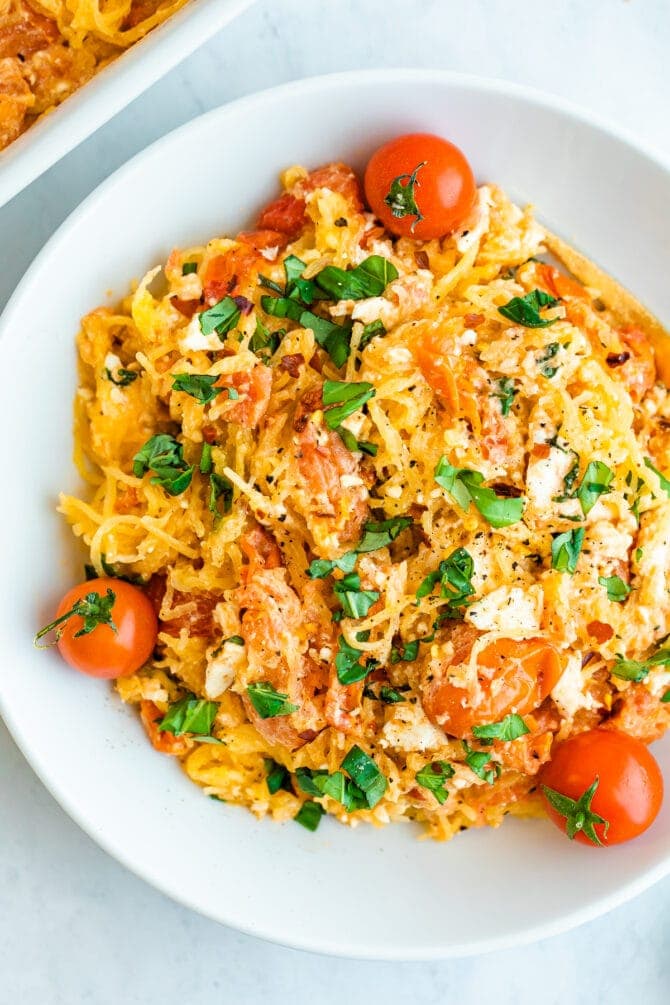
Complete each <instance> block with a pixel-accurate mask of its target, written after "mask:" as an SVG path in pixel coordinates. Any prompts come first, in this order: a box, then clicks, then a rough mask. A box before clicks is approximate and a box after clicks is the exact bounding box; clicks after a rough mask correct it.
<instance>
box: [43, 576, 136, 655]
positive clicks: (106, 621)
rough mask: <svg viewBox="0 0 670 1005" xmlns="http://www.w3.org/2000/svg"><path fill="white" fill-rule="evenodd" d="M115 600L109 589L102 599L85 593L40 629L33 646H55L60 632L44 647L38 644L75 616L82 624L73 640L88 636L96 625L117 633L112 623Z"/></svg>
mask: <svg viewBox="0 0 670 1005" xmlns="http://www.w3.org/2000/svg"><path fill="white" fill-rule="evenodd" d="M115 600H116V594H115V593H114V591H113V590H110V589H109V588H108V589H107V593H106V595H105V596H104V597H102V596H101V595H100V594H99V593H95V592H91V593H87V594H86V596H85V597H84V598H83V599H82V600H77V601H75V603H74V604H73V605H72V607H71V608H70V610H69V611H66V612H65V614H61V616H60V617H58V618H56V620H55V621H52V622H51V623H50V624H48V625H45V626H44V628H40V630H39V632H38V633H37V634H36V636H35V638H34V639H33V644H34V645H35V646H36V647H37V648H38V649H49V648H50V647H51V646H55V645H56V644H57V643H58V640H59V639H60V637H61V635H62V631H56V637H55V639H54V641H53V642H49V643H47V645H45V646H42V645H40V644H39V642H40V639H42V638H44V636H45V635H48V634H49V632H52V631H54V629H58V626H59V625H62V624H63V623H64V622H66V621H69V619H70V618H72V617H74V616H75V615H76V616H77V617H80V618H82V619H83V622H84V624H83V625H82V626H81V628H80V629H79V631H78V632H75V635H74V637H75V639H78V638H79V637H80V636H81V635H88V634H89V633H90V632H92V631H93V629H94V628H97V627H98V625H107V626H108V627H109V628H111V629H112V631H113V632H117V631H118V629H117V627H116V625H115V624H114V622H113V621H112V608H113V607H114V601H115Z"/></svg>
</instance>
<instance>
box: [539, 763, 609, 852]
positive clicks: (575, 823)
mask: <svg viewBox="0 0 670 1005" xmlns="http://www.w3.org/2000/svg"><path fill="white" fill-rule="evenodd" d="M599 784H600V778H599V777H598V776H597V775H596V777H595V778H594V780H593V782H592V783H591V785H589V787H588V789H587V790H586V791H585V792H583V793H582V794H581V796H580V797H579V799H571V798H570V796H564V795H563V793H562V792H557V791H556V789H550V788H549V787H548V786H547V785H543V786H542V791H543V792H544V794H545V796H546V797H547V801H548V802H549V805H550V806H551V807H553V809H555V810H556V812H557V813H559V814H560V815H561V816H562V817H565V832H566V834H567V835H568V837H569V838H570V840H571V841H572V840H573V839H574V838H575V835H576V834H578V833H579V831H581V832H582V833H583V834H584V837H587V838H588V839H589V841H591V842H592V843H593V844H596V845H602V844H603V842H602V841H601V840H600V837H599V836H598V834H597V833H596V829H595V824H603V837H607V831H608V829H609V820H605V818H604V817H601V816H599V815H598V814H597V813H594V812H593V810H592V809H591V802H592V800H593V797H594V795H595V793H596V789H597V788H598V785H599Z"/></svg>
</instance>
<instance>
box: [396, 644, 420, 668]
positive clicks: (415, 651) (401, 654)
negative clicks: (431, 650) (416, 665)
mask: <svg viewBox="0 0 670 1005" xmlns="http://www.w3.org/2000/svg"><path fill="white" fill-rule="evenodd" d="M422 641H423V639H412V641H411V642H405V643H403V645H402V646H398V647H397V648H396V647H395V646H394V647H393V649H391V663H413V662H414V660H415V659H416V658H417V656H418V655H419V643H420V642H422Z"/></svg>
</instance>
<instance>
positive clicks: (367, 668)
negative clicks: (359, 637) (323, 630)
mask: <svg viewBox="0 0 670 1005" xmlns="http://www.w3.org/2000/svg"><path fill="white" fill-rule="evenodd" d="M362 655H363V651H362V649H356V647H355V646H350V645H349V643H348V642H347V640H346V639H345V638H344V636H343V635H340V637H339V638H338V640H337V653H336V655H335V669H336V671H337V679H338V680H339V682H340V684H344V685H345V686H346V685H348V684H356V683H358V681H360V680H365V678H366V677H367V675H368V674H369V673H371V672H372V671H373V670H374V669H376V667H378V666H379V664H378V662H377V660H374V659H368V660H366V662H365V665H363V664H362V663H361V662H359V661H360V658H361V656H362Z"/></svg>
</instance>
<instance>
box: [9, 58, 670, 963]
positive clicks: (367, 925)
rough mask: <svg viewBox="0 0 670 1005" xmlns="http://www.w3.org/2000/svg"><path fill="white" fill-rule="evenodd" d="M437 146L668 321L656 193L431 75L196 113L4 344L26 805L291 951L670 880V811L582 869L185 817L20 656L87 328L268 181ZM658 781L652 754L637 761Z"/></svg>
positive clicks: (612, 899)
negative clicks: (439, 142) (390, 151)
mask: <svg viewBox="0 0 670 1005" xmlns="http://www.w3.org/2000/svg"><path fill="white" fill-rule="evenodd" d="M417 129H418V130H434V131H436V132H438V133H442V134H444V135H445V136H448V137H450V138H451V139H453V140H455V141H456V142H457V143H458V144H459V145H460V146H461V147H462V148H463V149H464V150H465V151H466V153H467V155H468V157H469V158H470V161H471V162H472V164H473V165H474V167H475V170H476V173H477V176H478V178H479V179H480V180H484V179H494V180H496V181H498V182H500V183H501V184H502V185H504V186H505V188H506V189H507V190H508V192H509V193H510V194H511V195H512V196H514V197H515V198H517V199H519V200H521V201H522V202H526V201H532V202H533V203H535V204H536V206H537V207H538V211H539V214H540V216H541V217H542V218H543V219H545V220H546V221H547V222H548V223H549V224H550V225H551V226H552V227H553V228H555V229H556V230H557V231H558V232H559V233H562V234H563V235H565V236H566V237H567V238H568V239H572V240H573V241H574V242H575V243H576V244H577V245H578V246H579V247H581V248H583V249H585V250H586V251H587V252H589V253H590V254H591V255H592V256H593V257H594V258H595V259H596V260H598V261H599V262H601V263H602V264H603V265H604V266H606V267H608V268H609V269H611V271H612V272H613V273H614V274H615V275H617V276H619V277H620V278H622V279H623V280H625V281H626V283H627V284H628V285H629V286H630V287H631V288H632V289H633V290H635V291H637V293H638V294H639V295H640V296H641V297H642V299H643V300H644V301H646V303H647V304H648V305H649V306H650V307H651V308H652V309H654V310H655V311H656V312H657V313H658V314H659V315H660V316H661V317H665V318H670V286H669V285H668V283H667V279H666V276H665V265H666V263H667V262H668V260H669V259H670V255H669V254H668V252H669V250H670V249H669V248H668V240H669V237H668V235H669V234H670V226H669V224H670V220H669V219H668V209H667V207H668V206H669V205H670V173H669V172H668V169H667V168H666V167H664V166H663V165H662V164H660V163H659V162H658V161H657V160H655V159H654V158H653V157H652V156H650V155H649V154H646V153H644V152H642V151H641V150H639V149H638V148H637V147H636V146H635V144H634V143H633V142H632V141H631V140H629V139H626V138H624V137H622V136H621V135H618V134H616V133H614V132H612V131H611V130H608V129H606V128H603V127H602V126H600V125H598V124H596V123H594V122H593V121H591V120H590V119H588V118H586V117H585V116H583V115H581V114H579V113H577V112H575V111H574V110H572V109H569V108H566V106H565V105H563V104H562V103H560V102H557V101H555V100H554V99H551V98H546V97H543V96H540V95H537V94H533V93H528V92H527V91H524V90H521V89H519V88H517V87H513V86H511V85H509V84H502V83H500V82H496V81H484V80H477V79H474V78H463V77H458V76H453V75H449V74H445V73H439V72H434V71H425V72H423V71H419V72H412V71H383V72H372V73H360V72H359V73H350V74H345V75H342V76H335V77H325V78H321V79H315V80H309V81H302V82H299V83H294V84H291V85H289V86H286V87H280V88H278V89H276V90H273V91H269V92H266V93H264V94H260V95H257V96H254V97H251V98H245V99H244V100H242V101H239V102H236V103H235V104H233V105H229V106H228V107H226V108H221V109H218V110H216V111H213V112H210V113H209V114H208V115H205V116H203V117H202V118H199V119H196V120H195V121H194V122H191V123H189V124H188V125H186V126H184V127H182V128H181V129H178V130H177V131H176V132H175V133H172V134H171V135H170V136H167V137H166V138H164V139H162V140H160V141H159V142H158V143H155V144H154V145H153V146H152V147H150V148H149V149H148V150H146V151H145V152H144V153H142V154H141V155H139V156H138V157H136V158H135V159H134V160H132V161H131V162H130V163H129V164H127V165H126V166H125V167H124V168H122V169H121V170H120V171H117V173H116V174H115V175H114V176H113V177H112V178H110V179H109V180H108V181H107V182H105V184H103V185H102V186H101V187H100V188H99V189H98V190H97V191H96V192H95V193H94V194H93V195H91V196H90V197H89V198H88V199H87V200H86V202H84V204H83V205H82V206H81V207H80V208H79V209H78V210H77V211H76V212H75V213H73V215H72V216H71V217H70V219H69V220H68V221H67V222H66V223H65V224H64V225H63V226H62V227H61V229H60V230H59V231H58V233H57V234H56V235H55V237H53V238H52V240H51V241H50V242H49V244H48V245H47V246H46V247H45V249H44V250H43V251H42V253H41V254H40V255H39V257H38V259H37V260H36V262H35V263H34V265H33V266H32V267H31V269H30V270H29V272H28V274H27V275H26V277H25V279H24V280H23V282H22V283H21V285H20V286H19V288H18V289H17V291H16V293H15V295H14V297H13V298H12V301H11V303H10V304H9V306H8V307H7V309H6V312H5V315H4V318H3V321H2V326H1V331H2V340H1V341H0V364H1V365H2V373H3V375H4V380H3V393H2V396H0V428H2V429H4V430H6V433H7V434H8V435H7V437H6V439H7V442H6V444H5V447H4V453H3V474H4V492H3V496H2V504H1V505H2V514H3V520H2V526H3V528H4V535H3V537H4V540H3V554H2V558H3V561H2V565H1V572H0V576H1V577H2V583H3V586H4V589H3V591H2V592H3V596H2V602H1V603H0V633H1V637H2V639H3V643H4V652H3V660H2V669H1V670H0V707H1V708H2V712H3V715H4V717H5V720H6V722H7V724H8V726H9V728H10V729H11V731H12V733H13V735H14V737H15V738H16V740H17V742H18V743H19V745H20V746H21V749H22V750H23V752H24V753H25V755H26V757H27V758H28V760H29V761H30V763H31V764H32V766H33V767H34V768H35V770H36V771H37V772H38V774H39V775H40V777H41V778H42V780H43V781H44V783H45V785H46V786H47V787H48V788H49V789H50V791H51V792H52V793H53V794H54V795H55V797H56V798H57V799H58V800H59V801H60V803H61V804H62V806H63V807H64V808H65V809H66V810H67V811H68V812H69V813H70V814H71V816H72V817H73V818H74V819H75V820H76V821H77V822H78V823H79V824H80V826H81V827H83V828H84V829H85V830H86V831H87V832H88V833H89V834H90V835H91V836H92V837H93V838H94V839H95V840H96V841H98V842H99V843H100V844H101V845H102V846H103V847H104V848H106V849H107V850H108V851H109V852H110V853H111V854H112V855H114V856H116V858H118V859H119V860H120V861H121V862H123V863H124V864H125V865H127V866H128V868H130V869H133V870H134V871H135V872H136V873H138V875H140V876H142V877H143V878H144V879H146V880H148V881H149V882H151V883H153V884H155V886H157V887H159V888H160V889H161V890H163V891H164V892H165V893H167V894H169V895H170V896H172V897H174V898H175V899H176V900H179V901H181V902H182V903H184V904H187V905H189V906H190V907H193V908H194V909H196V910H198V911H201V912H202V913H203V914H206V915H209V916H210V917H212V918H215V919H217V920H219V921H221V922H224V923H225V924H228V925H231V926H234V927H235V928H238V929H241V930H243V931H245V932H249V933H253V934H255V935H260V936H263V937H265V938H268V939H273V940H276V941H278V942H282V943H285V944H287V945H290V946H295V947H300V948H305V949H312V950H318V951H320V952H326V953H335V954H341V955H347V956H361V957H375V958H389V959H428V958H433V957H441V956H449V955H459V954H467V953H475V952H481V951H484V950H489V949H493V948H499V947H503V946H509V945H512V944H514V943H519V942H522V941H527V940H531V939H534V938H539V937H541V936H546V935H549V934H551V933H554V932H558V931H560V930H562V929H566V928H568V927H569V926H571V925H575V924H578V923H579V922H583V921H585V920H587V919H589V918H592V917H594V916H595V915H597V914H599V913H601V912H603V911H605V910H607V909H608V908H611V907H612V906H614V905H615V904H618V903H621V902H622V901H624V900H626V899H627V898H628V897H631V896H633V895H634V894H635V893H637V892H639V891H640V890H642V889H644V888H645V887H647V886H649V885H650V884H651V883H653V882H654V881H656V880H657V879H659V878H660V877H661V876H663V875H664V874H665V873H667V872H668V871H670V852H669V848H670V840H669V838H670V799H669V800H667V801H666V805H665V808H664V810H663V812H662V813H661V815H660V817H659V819H658V820H657V821H656V824H655V826H654V827H653V828H652V830H651V831H650V832H648V833H647V834H645V835H644V836H643V837H642V838H640V839H639V840H637V841H635V842H634V843H633V844H631V845H630V846H628V847H626V846H623V847H618V848H611V849H607V850H598V849H593V848H587V847H583V846H581V845H578V844H574V843H571V842H569V841H567V840H566V839H565V838H564V837H563V836H561V835H560V834H559V833H558V831H556V830H555V829H554V828H552V827H551V826H550V825H549V824H547V823H545V822H542V821H528V822H522V821H517V820H508V821H506V822H505V824H504V825H503V827H502V828H501V829H500V830H497V831H491V830H482V831H471V832H469V833H466V834H462V835H460V836H458V837H457V838H456V839H455V840H454V841H452V842H451V843H450V844H447V845H441V844H435V843H431V842H428V841H423V842H420V841H417V840H416V838H417V831H415V830H414V829H413V827H412V826H410V825H407V826H396V827H391V828H387V829H385V830H379V831H378V830H373V829H372V828H369V827H359V828H358V829H356V830H350V829H348V828H344V827H342V826H341V825H339V824H337V823H336V822H335V821H334V820H329V819H327V820H324V821H323V822H322V824H321V827H320V828H319V830H318V832H317V833H315V834H311V833H309V832H307V831H305V830H303V829H302V828H301V827H299V826H297V825H296V824H294V823H293V822H288V823H287V824H284V825H281V826H280V825H278V824H274V823H272V822H271V821H269V820H267V821H264V822H259V821H257V820H255V819H254V817H252V816H251V815H250V814H249V813H247V812H246V811H244V810H242V809H239V808H236V807H232V806H224V805H222V804H221V803H219V802H215V801H212V800H210V799H207V798H205V797H204V796H203V795H202V793H201V791H200V789H198V788H197V787H196V786H194V785H192V784H191V783H190V782H189V781H187V779H186V778H185V777H184V776H183V775H182V773H181V772H180V770H179V768H178V766H177V765H176V764H175V763H174V762H173V761H172V760H170V759H169V758H166V757H161V756H159V755H157V754H156V753H154V751H153V750H152V749H151V747H150V746H149V744H148V743H147V742H146V739H145V737H144V735H143V732H142V729H141V727H140V725H139V723H138V721H137V720H136V718H135V716H134V715H133V714H132V713H131V712H130V711H128V710H127V709H124V708H123V707H122V706H121V704H120V702H119V701H118V700H117V699H116V698H115V697H114V696H113V695H112V692H111V690H110V689H109V688H108V686H107V685H106V684H105V683H102V682H96V681H93V680H89V679H88V678H86V677H82V676H79V675H78V674H76V673H73V672H72V671H71V670H69V669H68V668H67V667H66V666H65V665H64V664H62V663H61V662H60V660H59V658H58V656H57V655H55V654H52V653H45V652H36V651H35V650H34V649H33V647H32V636H33V633H34V631H35V629H36V627H37V626H39V625H40V624H42V623H44V622H45V621H46V620H47V619H48V616H49V615H50V614H51V612H52V610H53V608H54V605H55V602H56V599H57V598H58V596H59V595H60V593H61V592H62V591H63V590H64V588H65V587H66V586H68V585H69V584H71V583H72V582H73V581H74V580H76V579H78V578H79V577H80V575H81V556H79V555H77V553H76V548H75V547H74V545H73V543H72V540H71V538H70V536H69V532H68V531H66V529H65V528H64V526H63V522H62V520H61V519H60V518H59V517H58V516H57V515H56V514H55V512H54V505H55V501H56V494H57V492H58V491H59V490H60V489H63V488H73V487H76V478H75V475H74V472H73V469H72V464H71V461H70V454H71V442H70V437H71V399H72V395H73V393H74V389H75V354H74V334H75V332H76V330H77V325H78V321H79V318H80V316H81V315H82V314H84V313H85V312H86V311H87V310H89V309H90V308H91V307H93V306H95V305H96V304H98V303H99V302H101V301H102V300H104V297H105V294H106V293H107V291H109V290H110V287H112V291H111V292H110V293H109V299H110V300H111V299H113V298H114V297H118V296H119V295H120V294H121V293H122V292H123V291H125V290H126V288H127V285H128V283H129V281H130V280H131V279H132V278H133V277H135V276H139V275H141V274H142V273H143V272H144V271H145V270H146V269H148V268H149V267H150V266H151V265H152V264H154V263H155V262H159V261H161V260H163V259H164V258H165V256H166V255H167V254H168V252H169V251H170V249H171V248H172V247H174V246H176V245H180V244H182V245H188V244H191V243H194V242H196V241H200V240H204V239H206V238H207V237H208V236H210V235H215V234H223V233H225V232H234V231H235V230H236V229H237V228H239V227H240V226H242V225H245V224H248V223H249V222H250V221H251V220H252V219H253V215H254V211H255V209H256V208H257V207H259V206H260V205H261V204H262V203H263V201H264V200H265V199H267V198H269V197H271V196H272V194H273V193H274V192H276V190H277V182H276V176H277V173H278V171H279V170H280V169H281V168H283V167H285V166H286V165H289V164H293V163H296V162H303V163H305V164H307V165H310V166H315V165H318V164H320V163H322V162H324V161H327V160H329V159H342V160H345V161H351V162H353V163H354V164H355V165H357V166H358V167H359V168H360V167H361V166H362V165H363V164H364V163H365V159H366V157H367V155H368V154H369V153H370V152H371V151H372V150H373V149H374V147H375V146H376V145H377V144H379V143H380V141H382V140H384V139H386V138H388V137H390V136H393V135H394V134H397V133H400V132H404V131H407V130H417ZM655 752H656V753H657V754H658V756H659V758H660V760H661V762H662V764H663V765H664V767H665V770H666V777H668V778H670V744H669V743H667V742H666V743H665V744H663V743H660V744H658V745H657V746H656V748H655Z"/></svg>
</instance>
